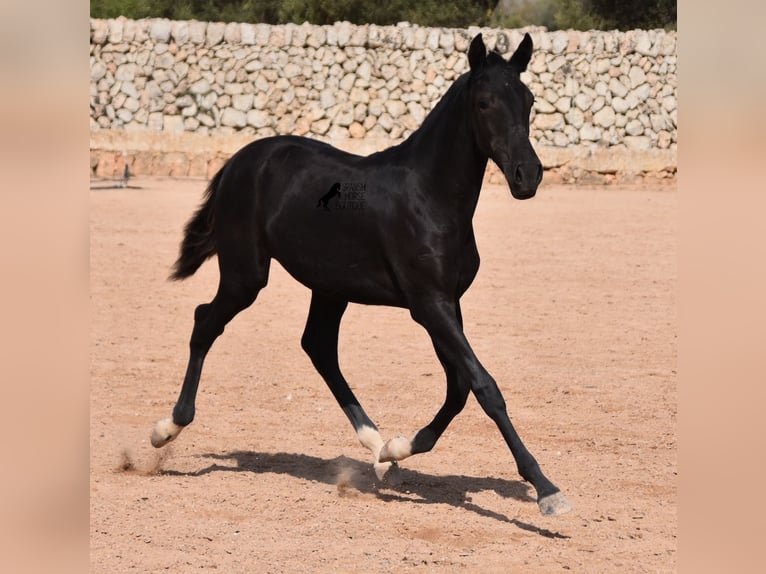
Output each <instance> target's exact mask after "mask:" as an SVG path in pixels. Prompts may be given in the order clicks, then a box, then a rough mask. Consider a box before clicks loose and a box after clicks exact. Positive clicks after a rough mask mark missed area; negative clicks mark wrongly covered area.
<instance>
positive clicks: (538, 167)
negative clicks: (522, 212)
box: [503, 161, 543, 199]
mask: <svg viewBox="0 0 766 574" xmlns="http://www.w3.org/2000/svg"><path fill="white" fill-rule="evenodd" d="M503 174H504V175H505V179H506V180H507V181H508V186H509V187H510V188H511V195H513V197H514V198H516V199H529V198H531V197H534V196H535V193H537V186H538V185H540V182H541V181H542V180H543V166H542V164H541V163H540V162H539V161H532V162H517V163H514V164H511V165H510V166H509V167H508V168H506V169H504V170H503Z"/></svg>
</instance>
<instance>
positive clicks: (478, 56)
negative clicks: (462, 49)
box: [468, 34, 487, 70]
mask: <svg viewBox="0 0 766 574" xmlns="http://www.w3.org/2000/svg"><path fill="white" fill-rule="evenodd" d="M486 59H487V48H486V46H484V40H482V38H481V34H477V35H476V37H475V38H474V39H473V40H472V41H471V47H470V48H468V64H469V65H470V66H471V70H478V69H479V68H481V67H482V66H483V65H484V60H486Z"/></svg>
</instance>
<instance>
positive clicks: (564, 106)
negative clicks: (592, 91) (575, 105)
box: [553, 97, 572, 114]
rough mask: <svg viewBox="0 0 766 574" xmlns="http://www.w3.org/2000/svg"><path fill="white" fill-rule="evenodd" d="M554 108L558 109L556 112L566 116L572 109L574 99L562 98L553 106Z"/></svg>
mask: <svg viewBox="0 0 766 574" xmlns="http://www.w3.org/2000/svg"><path fill="white" fill-rule="evenodd" d="M553 106H554V107H555V108H556V111H559V112H561V113H562V114H565V113H567V112H568V111H569V109H570V108H571V107H572V98H568V97H561V98H559V99H558V100H556V103H555V104H553Z"/></svg>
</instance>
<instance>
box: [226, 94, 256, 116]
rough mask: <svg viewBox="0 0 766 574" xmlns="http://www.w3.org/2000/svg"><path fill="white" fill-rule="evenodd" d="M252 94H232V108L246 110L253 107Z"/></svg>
mask: <svg viewBox="0 0 766 574" xmlns="http://www.w3.org/2000/svg"><path fill="white" fill-rule="evenodd" d="M253 99H254V98H253V94H237V95H234V96H232V98H231V105H232V106H233V107H234V109H236V110H239V111H241V112H246V111H248V110H250V109H251V108H252V107H253Z"/></svg>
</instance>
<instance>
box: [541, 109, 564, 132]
mask: <svg viewBox="0 0 766 574" xmlns="http://www.w3.org/2000/svg"><path fill="white" fill-rule="evenodd" d="M534 127H535V128H537V129H539V130H543V131H545V130H558V129H562V128H563V127H564V116H563V115H562V114H560V113H552V114H537V115H536V116H535V119H534Z"/></svg>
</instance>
